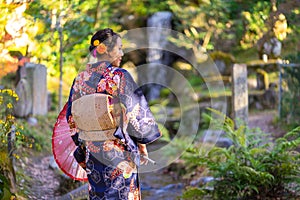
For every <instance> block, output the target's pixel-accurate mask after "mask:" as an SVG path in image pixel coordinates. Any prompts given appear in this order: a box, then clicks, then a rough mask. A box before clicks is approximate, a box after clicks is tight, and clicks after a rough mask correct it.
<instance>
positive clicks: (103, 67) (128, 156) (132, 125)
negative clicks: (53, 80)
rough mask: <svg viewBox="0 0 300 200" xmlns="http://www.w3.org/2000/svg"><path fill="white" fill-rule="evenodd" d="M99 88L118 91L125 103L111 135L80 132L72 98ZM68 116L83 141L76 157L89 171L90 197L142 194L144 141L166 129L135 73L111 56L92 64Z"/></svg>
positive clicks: (110, 199)
mask: <svg viewBox="0 0 300 200" xmlns="http://www.w3.org/2000/svg"><path fill="white" fill-rule="evenodd" d="M95 93H103V94H107V95H111V96H112V97H113V98H112V99H113V100H112V101H114V102H115V103H118V104H119V105H120V108H121V113H120V121H119V125H118V127H117V128H116V130H115V131H114V133H113V135H111V136H110V137H109V138H107V139H105V140H100V141H97V140H95V141H93V140H89V141H86V140H83V139H81V138H80V134H81V132H80V130H79V129H78V127H77V126H76V122H75V120H74V118H73V116H72V102H74V101H75V100H77V99H80V98H81V97H82V96H84V95H89V94H95ZM100 109H101V108H100ZM66 117H67V121H68V124H69V126H70V129H71V137H72V139H73V141H74V142H75V144H76V145H77V146H78V148H77V149H76V150H75V152H74V157H75V158H76V161H77V162H78V163H79V164H80V166H82V167H83V168H84V169H85V170H86V171H87V176H88V181H89V198H90V199H93V200H94V199H106V200H115V199H129V200H130V199H132V200H138V199H140V198H141V196H140V187H139V179H138V167H139V162H140V153H139V149H138V145H139V144H147V143H150V142H153V141H154V140H156V139H158V138H159V137H160V136H161V133H160V131H159V129H158V126H157V124H156V123H155V120H154V117H153V115H152V113H151V111H150V109H149V107H148V104H147V102H146V99H145V97H144V95H143V93H142V91H141V90H140V89H139V88H138V87H137V85H136V83H135V82H134V80H133V79H132V77H131V76H130V74H129V73H128V72H127V71H126V70H125V69H121V68H115V67H113V66H111V65H110V64H109V63H107V62H98V63H94V64H88V66H87V69H86V70H85V71H83V72H81V73H79V74H78V76H77V77H76V78H75V79H74V82H73V85H72V87H71V91H70V95H69V99H68V110H67V114H66ZM100 120H101V119H100Z"/></svg>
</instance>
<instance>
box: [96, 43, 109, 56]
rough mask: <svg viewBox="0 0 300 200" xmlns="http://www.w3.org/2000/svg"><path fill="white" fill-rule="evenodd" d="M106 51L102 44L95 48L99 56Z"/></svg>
mask: <svg viewBox="0 0 300 200" xmlns="http://www.w3.org/2000/svg"><path fill="white" fill-rule="evenodd" d="M106 50H107V47H106V45H105V44H103V43H100V44H99V45H97V47H96V51H97V52H98V53H99V54H104V53H105V52H106Z"/></svg>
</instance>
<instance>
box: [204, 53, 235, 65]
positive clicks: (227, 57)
mask: <svg viewBox="0 0 300 200" xmlns="http://www.w3.org/2000/svg"><path fill="white" fill-rule="evenodd" d="M209 55H210V57H211V58H212V59H213V60H214V61H215V60H223V61H224V62H225V64H226V66H228V65H230V64H231V63H235V58H234V56H233V55H231V54H229V53H225V52H222V51H214V52H212V53H210V54H209Z"/></svg>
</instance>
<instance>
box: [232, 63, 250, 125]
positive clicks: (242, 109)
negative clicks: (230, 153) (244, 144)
mask: <svg viewBox="0 0 300 200" xmlns="http://www.w3.org/2000/svg"><path fill="white" fill-rule="evenodd" d="M232 112H233V118H234V121H235V123H236V126H237V127H238V126H240V125H242V124H244V125H247V124H248V86H247V65H245V64H234V65H233V67H232Z"/></svg>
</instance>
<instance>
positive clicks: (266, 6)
mask: <svg viewBox="0 0 300 200" xmlns="http://www.w3.org/2000/svg"><path fill="white" fill-rule="evenodd" d="M270 8H271V3H270V2H267V1H258V2H257V3H256V4H254V5H253V7H252V8H249V10H247V11H243V12H242V16H243V20H244V23H245V24H246V29H245V30H244V31H245V32H244V37H243V39H242V40H241V47H242V48H245V49H248V48H251V47H252V46H253V45H255V44H256V42H257V41H258V40H259V39H260V38H261V37H262V36H263V34H264V33H266V32H267V31H268V28H269V27H268V26H267V25H266V24H265V21H266V20H267V19H268V17H269V14H270V10H271V9H270Z"/></svg>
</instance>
